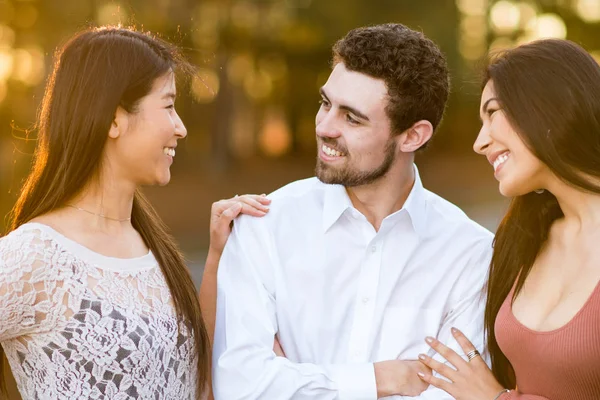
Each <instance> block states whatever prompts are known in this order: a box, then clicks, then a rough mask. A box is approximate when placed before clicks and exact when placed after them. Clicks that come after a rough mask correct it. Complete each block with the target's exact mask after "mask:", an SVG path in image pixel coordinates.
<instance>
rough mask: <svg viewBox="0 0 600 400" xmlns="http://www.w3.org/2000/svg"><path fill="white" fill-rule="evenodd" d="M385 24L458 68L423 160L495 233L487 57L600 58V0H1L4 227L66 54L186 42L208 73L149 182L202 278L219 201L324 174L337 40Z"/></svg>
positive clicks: (498, 207) (0, 200)
mask: <svg viewBox="0 0 600 400" xmlns="http://www.w3.org/2000/svg"><path fill="white" fill-rule="evenodd" d="M384 22H401V23H404V24H406V25H408V26H410V27H411V28H413V29H417V30H421V31H423V32H424V33H425V34H426V35H427V36H428V37H430V38H431V39H433V40H434V41H435V42H436V43H437V44H438V45H439V46H440V47H441V49H442V50H443V51H444V52H445V54H446V55H447V57H448V62H449V66H450V69H451V73H452V86H453V89H452V95H451V97H450V102H449V106H448V110H447V114H446V116H445V119H444V122H443V124H442V127H441V128H440V130H439V131H438V133H437V135H436V137H435V138H434V141H433V144H432V146H431V147H430V148H429V149H428V150H427V151H425V152H424V153H422V154H420V155H419V156H418V159H417V164H418V166H419V168H420V171H421V175H422V179H423V181H424V184H425V185H426V186H427V187H428V188H429V189H430V190H433V191H435V192H437V193H438V194H440V195H442V196H443V197H445V198H447V199H449V200H450V201H452V202H454V203H456V204H457V205H459V206H460V207H462V208H463V209H464V210H465V211H466V212H467V214H469V215H470V216H471V217H472V218H474V219H475V220H477V221H479V222H480V223H482V224H483V225H485V226H486V227H488V228H489V229H491V230H494V229H495V228H496V226H497V223H498V221H499V218H500V216H501V215H502V213H503V211H504V209H505V207H506V201H505V200H503V199H502V198H501V196H500V195H499V194H498V190H497V184H496V182H495V180H494V178H493V174H492V169H491V167H490V166H489V165H488V163H487V161H486V160H485V159H484V158H483V157H479V156H476V155H475V154H474V153H473V151H472V149H471V146H472V143H473V141H474V140H475V137H476V135H477V132H478V130H479V127H480V123H479V118H478V105H479V75H478V74H479V71H480V67H481V59H482V57H484V56H485V55H486V54H487V53H488V52H489V51H493V50H496V49H501V48H506V47H511V46H514V45H517V44H519V43H523V42H527V41H530V40H533V39H537V38H542V37H559V38H568V39H571V40H573V41H576V42H578V43H580V44H581V45H582V46H583V47H585V48H586V49H587V50H588V51H590V52H591V53H592V54H593V55H594V56H595V57H596V58H598V57H599V55H600V23H599V22H600V0H538V1H533V0H514V1H507V0H500V1H492V0H456V1H455V0H427V1H425V0H423V1H415V0H371V1H364V0H319V1H318V0H122V1H105V0H0V216H1V218H0V229H4V227H5V224H6V219H5V215H6V214H7V213H8V212H9V210H10V208H11V206H12V204H13V203H14V201H15V199H16V197H17V195H18V192H19V190H20V187H21V184H22V181H23V178H24V176H25V175H26V174H27V172H28V170H29V167H30V164H31V160H32V153H33V149H34V146H35V139H36V132H35V130H34V129H32V128H33V126H34V124H35V120H36V113H37V109H38V105H39V102H40V99H41V96H42V93H43V88H44V84H45V79H46V77H47V74H48V73H49V72H50V70H51V66H52V58H53V53H54V51H55V49H56V47H57V46H59V45H60V44H61V43H63V42H64V41H65V40H66V38H68V37H69V36H70V35H72V34H73V33H74V32H76V31H78V30H79V29H82V28H85V27H88V26H96V25H105V24H119V23H120V24H122V25H135V26H136V27H138V28H139V29H143V30H150V31H152V32H156V33H157V34H158V35H160V36H161V37H163V38H165V39H167V40H170V41H173V42H175V43H177V44H179V46H181V47H182V48H183V49H184V51H185V54H186V55H187V57H188V58H189V59H190V60H191V61H192V62H193V63H194V64H195V65H196V66H197V68H198V72H197V76H195V77H194V79H193V80H192V82H191V84H190V85H189V86H188V87H186V88H183V90H181V89H182V88H180V90H179V92H180V93H181V96H180V98H179V99H178V101H177V109H178V111H179V114H180V115H181V117H182V119H183V121H184V122H185V124H186V125H187V128H188V133H189V134H188V137H187V139H186V140H185V141H183V143H180V146H179V148H178V149H177V157H176V161H175V164H174V165H173V167H172V170H173V179H172V182H171V184H170V185H169V186H167V187H164V188H147V193H148V194H149V196H150V197H151V199H152V201H153V202H154V204H155V205H156V207H157V208H158V210H159V212H160V214H161V215H162V216H163V218H164V220H165V221H166V222H167V224H168V225H169V226H170V227H171V228H172V230H173V232H174V234H175V235H176V237H177V238H178V240H179V242H180V243H181V245H182V247H183V249H184V251H185V253H186V255H187V257H188V258H189V259H190V265H191V267H192V269H193V271H194V276H195V278H196V281H197V282H198V281H199V279H200V276H201V266H202V263H203V261H204V255H205V250H206V248H207V245H208V220H209V212H210V205H211V203H212V202H213V201H215V200H219V199H221V198H228V197H231V196H233V195H235V194H236V193H237V194H242V193H263V192H267V193H268V192H270V191H273V190H275V189H276V188H278V187H280V186H282V185H284V184H286V183H287V182H290V181H293V180H296V179H301V178H306V177H310V176H312V175H313V169H314V164H315V156H316V151H315V150H316V149H315V130H314V117H315V114H316V112H317V109H318V100H319V98H320V96H319V94H318V88H319V87H320V86H321V85H323V84H324V83H325V81H326V79H327V76H328V74H329V71H330V59H331V52H330V49H331V46H332V45H333V43H334V42H335V41H336V40H337V39H339V38H340V37H342V36H343V35H344V34H345V33H346V32H347V31H348V30H350V29H352V28H355V27H358V26H363V25H371V24H377V23H384Z"/></svg>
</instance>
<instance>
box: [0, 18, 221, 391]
mask: <svg viewBox="0 0 600 400" xmlns="http://www.w3.org/2000/svg"><path fill="white" fill-rule="evenodd" d="M56 57H57V59H56V63H55V67H54V71H53V73H52V75H51V76H50V79H49V82H48V86H47V88H46V92H45V95H44V98H43V101H42V107H41V112H40V117H39V126H38V128H39V141H38V147H37V150H36V154H35V164H34V167H33V170H32V172H31V174H30V176H29V177H28V179H27V181H26V183H25V185H24V188H23V190H22V193H21V195H20V197H19V199H18V202H17V204H16V206H15V208H14V209H13V212H12V213H11V219H10V225H9V232H10V233H9V234H8V235H7V236H5V237H4V238H2V239H0V321H2V322H1V324H0V342H1V343H2V348H3V351H2V350H0V355H2V353H6V356H7V358H8V361H9V363H10V367H11V369H12V372H13V375H14V377H15V379H16V381H17V385H18V388H19V391H20V393H21V395H22V397H23V398H24V399H87V398H92V399H138V398H139V399H196V398H199V397H200V395H201V394H202V393H204V392H205V389H206V387H205V386H206V381H207V375H208V366H209V350H208V348H209V343H208V337H207V334H206V329H205V327H204V324H203V321H202V316H201V312H200V307H199V304H198V300H197V296H196V291H195V288H194V284H193V282H192V280H191V278H190V275H189V273H188V271H187V269H186V267H185V264H184V261H183V257H182V256H181V254H180V252H179V251H178V249H177V246H176V245H175V243H174V241H173V239H172V238H171V236H170V235H169V234H168V233H167V230H166V228H165V226H164V225H163V224H162V223H161V221H160V219H159V217H158V216H157V214H156V213H155V212H154V211H153V209H152V207H151V206H150V204H149V203H148V202H147V201H146V200H145V199H144V197H143V196H142V195H141V194H140V192H139V191H138V187H139V186H141V185H154V184H158V185H165V184H167V183H168V182H169V180H170V170H169V169H170V166H171V164H172V163H173V157H174V156H175V147H176V146H177V141H178V140H179V139H181V138H183V137H185V136H186V129H185V127H184V125H183V123H182V121H181V119H180V118H179V116H178V115H177V113H176V111H175V109H174V100H175V90H176V87H175V80H174V74H175V71H177V70H181V69H182V68H184V67H186V64H185V63H184V62H183V61H182V59H181V58H180V57H179V56H178V53H177V51H176V49H175V48H174V47H173V46H171V45H169V44H168V43H165V42H164V41H162V40H159V39H156V38H153V37H151V36H148V35H146V34H142V33H138V32H134V31H132V30H129V29H123V28H101V29H91V30H87V31H84V32H81V33H79V34H77V35H76V36H75V37H74V38H72V39H71V40H70V41H69V42H68V43H67V44H66V45H65V46H64V47H63V48H62V49H61V51H60V52H59V53H57V56H56ZM184 69H186V68H184ZM0 364H1V363H0ZM0 372H2V371H0Z"/></svg>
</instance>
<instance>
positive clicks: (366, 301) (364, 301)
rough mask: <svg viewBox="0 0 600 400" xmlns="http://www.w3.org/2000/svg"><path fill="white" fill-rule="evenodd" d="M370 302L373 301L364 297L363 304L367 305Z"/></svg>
mask: <svg viewBox="0 0 600 400" xmlns="http://www.w3.org/2000/svg"><path fill="white" fill-rule="evenodd" d="M369 300H371V299H369V298H368V297H363V299H362V302H363V303H364V304H367V303H368V302H369Z"/></svg>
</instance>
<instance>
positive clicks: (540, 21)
mask: <svg viewBox="0 0 600 400" xmlns="http://www.w3.org/2000/svg"><path fill="white" fill-rule="evenodd" d="M527 28H528V30H529V31H530V32H531V33H532V35H533V37H535V38H536V39H542V38H558V39H564V38H566V37H567V26H566V25H565V23H564V21H563V20H562V18H561V17H559V16H558V15H556V14H542V15H540V16H539V17H537V18H536V19H533V20H532V21H531V22H530V23H529V24H528V25H527Z"/></svg>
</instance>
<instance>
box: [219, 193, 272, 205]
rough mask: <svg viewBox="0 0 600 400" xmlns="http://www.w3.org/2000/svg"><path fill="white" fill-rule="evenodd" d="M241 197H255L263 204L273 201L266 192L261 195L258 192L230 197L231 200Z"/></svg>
mask: <svg viewBox="0 0 600 400" xmlns="http://www.w3.org/2000/svg"><path fill="white" fill-rule="evenodd" d="M240 199H254V200H256V201H258V202H259V203H261V204H270V203H271V199H269V198H268V197H267V195H266V194H260V195H258V194H244V195H241V196H238V195H236V196H235V197H234V198H232V199H229V200H236V201H238V200H240Z"/></svg>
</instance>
